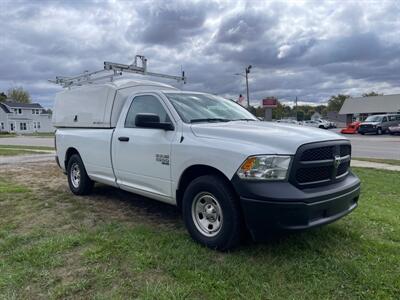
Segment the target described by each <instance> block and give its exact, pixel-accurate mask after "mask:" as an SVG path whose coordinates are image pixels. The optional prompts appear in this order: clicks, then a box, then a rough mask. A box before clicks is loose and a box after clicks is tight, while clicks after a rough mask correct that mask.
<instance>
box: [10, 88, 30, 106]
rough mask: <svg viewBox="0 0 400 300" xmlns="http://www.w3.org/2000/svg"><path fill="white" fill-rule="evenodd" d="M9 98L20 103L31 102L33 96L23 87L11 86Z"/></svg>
mask: <svg viewBox="0 0 400 300" xmlns="http://www.w3.org/2000/svg"><path fill="white" fill-rule="evenodd" d="M7 98H8V99H11V100H13V101H15V102H19V103H31V96H30V95H29V92H28V91H25V90H24V89H23V88H22V87H17V88H11V89H9V90H8V91H7Z"/></svg>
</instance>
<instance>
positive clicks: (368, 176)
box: [0, 168, 400, 299]
mask: <svg viewBox="0 0 400 300" xmlns="http://www.w3.org/2000/svg"><path fill="white" fill-rule="evenodd" d="M23 171H24V172H26V170H23ZM20 172H22V171H19V172H18V171H14V172H8V173H7V172H2V171H0V298H6V299H8V298H15V299H17V298H18V299H19V298H56V299H57V298H58V299H64V298H97V299H110V298H117V299H119V298H120V299H125V298H136V297H137V298H143V299H170V298H175V299H176V298H177V299H181V298H196V299H231V298H235V299H237V298H248V299H358V298H362V299H398V295H399V293H400V263H399V262H400V217H399V216H400V185H399V177H400V175H399V173H398V172H397V173H396V172H389V171H380V170H370V169H355V172H356V173H357V174H358V175H359V176H360V178H361V180H362V195H361V198H360V202H359V204H360V205H359V208H358V209H357V210H355V211H354V212H353V213H352V214H350V215H349V216H347V217H345V218H344V219H342V220H340V221H338V222H336V223H334V224H331V225H328V226H325V227H322V228H320V229H316V230H311V231H307V232H304V233H301V234H294V235H289V236H286V237H282V238H280V239H279V240H276V241H273V242H270V243H266V244H253V243H248V244H247V245H243V246H242V247H240V248H239V249H237V250H235V251H233V252H231V253H219V252H215V251H212V250H209V249H206V248H203V247H201V246H199V245H197V244H195V243H194V242H193V241H192V240H191V239H190V237H189V236H188V234H187V233H186V231H185V229H184V227H183V225H182V222H181V220H180V218H179V216H178V214H177V213H176V211H175V210H174V209H172V208H171V207H169V206H167V205H164V204H158V203H157V202H153V201H150V200H147V201H144V200H138V199H137V197H135V196H133V195H130V194H127V193H124V192H119V191H117V190H115V189H112V188H108V187H104V186H100V187H97V189H96V190H95V192H97V193H95V194H94V195H92V196H90V197H75V196H72V195H71V194H70V193H69V192H68V191H67V188H66V186H65V181H66V179H65V177H63V176H61V175H58V174H59V171H57V170H56V169H55V168H54V169H43V170H34V171H33V172H35V173H32V174H31V175H26V174H25V176H24V177H23V178H20V177H19V176H21V174H20ZM41 172H46V174H47V175H48V176H47V177H46V179H43V180H40V178H41V177H40V174H41ZM6 178H7V180H6ZM9 178H13V180H14V181H13V182H14V183H11V184H10V180H9ZM17 181H18V182H25V181H29V182H30V184H27V185H26V186H23V185H22V184H21V183H19V184H17V183H15V182H17ZM32 183H34V184H32ZM28 186H29V188H28ZM167 212H169V213H167Z"/></svg>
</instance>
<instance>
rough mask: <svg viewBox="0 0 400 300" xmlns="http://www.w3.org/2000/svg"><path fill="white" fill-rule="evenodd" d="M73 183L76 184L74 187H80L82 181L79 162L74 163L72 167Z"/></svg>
mask: <svg viewBox="0 0 400 300" xmlns="http://www.w3.org/2000/svg"><path fill="white" fill-rule="evenodd" d="M70 176H71V183H72V185H73V186H74V188H79V185H80V183H81V170H80V169H79V166H78V164H77V163H74V164H73V165H72V167H71V175H70Z"/></svg>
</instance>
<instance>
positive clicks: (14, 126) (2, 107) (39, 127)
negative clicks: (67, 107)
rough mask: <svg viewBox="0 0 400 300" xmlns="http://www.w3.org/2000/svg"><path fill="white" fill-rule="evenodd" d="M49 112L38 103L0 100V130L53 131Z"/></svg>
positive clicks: (20, 131) (23, 131)
mask: <svg viewBox="0 0 400 300" xmlns="http://www.w3.org/2000/svg"><path fill="white" fill-rule="evenodd" d="M54 130H55V128H54V127H53V125H52V122H51V114H49V113H47V112H46V111H45V110H44V109H43V107H42V106H41V105H40V104H39V103H18V102H11V101H5V102H0V132H9V133H13V132H14V133H34V132H53V131H54Z"/></svg>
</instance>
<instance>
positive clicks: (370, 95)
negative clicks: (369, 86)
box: [362, 91, 383, 97]
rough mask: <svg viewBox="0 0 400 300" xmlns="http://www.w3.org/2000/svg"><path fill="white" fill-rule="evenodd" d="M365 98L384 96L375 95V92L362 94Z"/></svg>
mask: <svg viewBox="0 0 400 300" xmlns="http://www.w3.org/2000/svg"><path fill="white" fill-rule="evenodd" d="M362 96H363V97H372V96H383V94H378V93H375V92H374V91H372V92H369V93H364V94H362Z"/></svg>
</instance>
